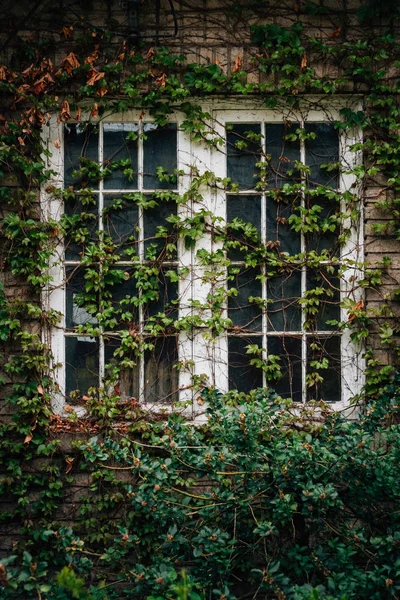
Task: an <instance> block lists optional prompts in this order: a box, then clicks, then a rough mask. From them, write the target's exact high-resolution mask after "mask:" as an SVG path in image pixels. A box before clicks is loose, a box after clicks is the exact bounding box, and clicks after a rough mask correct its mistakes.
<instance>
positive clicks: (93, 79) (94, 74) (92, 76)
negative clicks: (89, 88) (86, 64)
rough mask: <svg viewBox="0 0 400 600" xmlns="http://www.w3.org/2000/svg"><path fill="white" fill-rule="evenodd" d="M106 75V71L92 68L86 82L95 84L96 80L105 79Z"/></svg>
mask: <svg viewBox="0 0 400 600" xmlns="http://www.w3.org/2000/svg"><path fill="white" fill-rule="evenodd" d="M104 75H105V73H100V72H99V71H96V69H92V70H91V71H89V79H88V80H87V82H86V83H87V85H94V84H95V83H96V81H100V79H103V77H104Z"/></svg>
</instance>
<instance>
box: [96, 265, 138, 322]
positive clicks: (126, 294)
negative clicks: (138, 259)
mask: <svg viewBox="0 0 400 600" xmlns="http://www.w3.org/2000/svg"><path fill="white" fill-rule="evenodd" d="M120 269H121V271H123V273H124V279H123V280H122V281H121V282H120V283H118V284H116V285H114V286H112V288H111V292H110V293H111V304H112V310H111V311H110V314H109V318H107V319H106V320H105V322H104V324H103V327H105V329H106V330H108V331H111V330H116V329H117V330H118V329H119V330H123V329H127V328H129V329H130V330H132V331H133V332H134V331H137V332H139V325H138V322H139V308H138V296H139V292H138V289H137V285H136V278H135V276H134V274H135V268H134V267H121V268H120ZM107 316H108V315H107Z"/></svg>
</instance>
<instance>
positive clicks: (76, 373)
mask: <svg viewBox="0 0 400 600" xmlns="http://www.w3.org/2000/svg"><path fill="white" fill-rule="evenodd" d="M65 366H66V385H65V388H66V389H65V392H66V395H67V396H69V395H70V393H71V392H72V391H75V390H79V392H80V394H81V395H82V394H86V393H87V391H88V389H89V388H90V387H98V386H99V342H98V340H96V339H94V338H91V337H86V336H78V337H66V338H65Z"/></svg>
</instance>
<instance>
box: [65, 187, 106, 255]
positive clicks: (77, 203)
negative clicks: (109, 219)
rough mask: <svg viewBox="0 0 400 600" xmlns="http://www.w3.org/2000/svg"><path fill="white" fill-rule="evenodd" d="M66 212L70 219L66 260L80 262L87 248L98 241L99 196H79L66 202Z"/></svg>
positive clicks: (66, 240) (76, 195) (72, 196)
mask: <svg viewBox="0 0 400 600" xmlns="http://www.w3.org/2000/svg"><path fill="white" fill-rule="evenodd" d="M64 212H65V214H66V215H68V217H71V219H70V225H69V227H70V230H69V233H67V235H66V238H65V260H80V259H81V258H82V256H83V255H84V253H85V246H86V245H87V244H88V243H90V242H95V241H97V240H98V235H97V232H98V228H99V219H98V194H89V195H85V197H83V196H81V195H78V194H71V196H70V197H69V198H67V199H65V200H64Z"/></svg>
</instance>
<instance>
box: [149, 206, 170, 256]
mask: <svg viewBox="0 0 400 600" xmlns="http://www.w3.org/2000/svg"><path fill="white" fill-rule="evenodd" d="M170 215H176V202H160V204H159V205H158V206H155V207H154V208H148V209H146V210H145V211H144V212H143V225H144V250H145V257H146V258H150V257H149V255H148V254H147V251H148V249H149V248H150V246H152V245H153V246H154V245H155V246H156V252H155V255H153V253H152V258H153V256H154V258H158V257H159V258H162V259H164V260H165V259H167V258H174V257H175V256H176V252H174V253H173V255H172V257H169V256H166V254H165V250H166V248H165V247H166V245H167V244H171V243H172V244H173V243H175V242H176V236H174V235H173V231H174V227H173V224H172V223H169V222H168V221H167V220H166V219H167V217H169V216H170ZM159 227H164V228H166V230H167V232H168V237H157V232H158V228H159ZM160 254H161V256H160Z"/></svg>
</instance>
